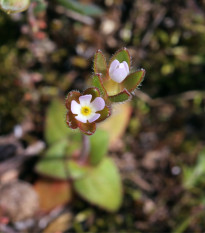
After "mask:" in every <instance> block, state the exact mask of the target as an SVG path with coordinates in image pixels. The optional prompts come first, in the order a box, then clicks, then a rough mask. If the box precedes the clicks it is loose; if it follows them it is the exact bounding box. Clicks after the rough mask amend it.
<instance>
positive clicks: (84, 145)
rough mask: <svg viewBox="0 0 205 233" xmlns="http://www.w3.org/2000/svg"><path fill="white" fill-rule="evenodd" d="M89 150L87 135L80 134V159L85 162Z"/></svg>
mask: <svg viewBox="0 0 205 233" xmlns="http://www.w3.org/2000/svg"><path fill="white" fill-rule="evenodd" d="M89 152H90V139H89V136H87V135H85V134H82V149H81V153H80V161H81V162H86V161H87V159H88V155H89Z"/></svg>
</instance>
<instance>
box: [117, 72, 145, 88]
mask: <svg viewBox="0 0 205 233" xmlns="http://www.w3.org/2000/svg"><path fill="white" fill-rule="evenodd" d="M144 76H145V70H144V69H141V70H138V71H136V72H134V73H132V74H130V75H128V76H127V77H126V79H125V80H124V81H123V82H122V83H121V85H122V88H126V89H127V90H128V91H129V92H131V91H133V90H134V89H136V88H137V87H138V86H139V85H140V83H141V82H142V81H143V78H144Z"/></svg>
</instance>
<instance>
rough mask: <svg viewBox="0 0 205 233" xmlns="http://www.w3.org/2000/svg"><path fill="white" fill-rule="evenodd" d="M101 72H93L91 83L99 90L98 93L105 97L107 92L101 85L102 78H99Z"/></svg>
mask: <svg viewBox="0 0 205 233" xmlns="http://www.w3.org/2000/svg"><path fill="white" fill-rule="evenodd" d="M101 76H102V75H101V74H95V75H93V80H92V84H93V86H94V87H97V88H98V90H99V91H100V95H101V96H102V97H103V98H104V99H107V92H106V90H105V88H104V86H103V83H102V80H101Z"/></svg>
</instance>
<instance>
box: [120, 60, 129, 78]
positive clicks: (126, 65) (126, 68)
mask: <svg viewBox="0 0 205 233" xmlns="http://www.w3.org/2000/svg"><path fill="white" fill-rule="evenodd" d="M122 64H123V65H124V68H125V70H126V72H127V75H128V74H129V72H130V70H129V66H128V64H127V62H126V61H123V62H122Z"/></svg>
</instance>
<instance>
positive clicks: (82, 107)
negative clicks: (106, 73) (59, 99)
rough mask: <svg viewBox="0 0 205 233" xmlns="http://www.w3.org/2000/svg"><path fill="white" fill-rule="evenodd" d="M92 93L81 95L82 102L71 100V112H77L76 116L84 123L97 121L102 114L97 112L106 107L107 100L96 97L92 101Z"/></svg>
mask: <svg viewBox="0 0 205 233" xmlns="http://www.w3.org/2000/svg"><path fill="white" fill-rule="evenodd" d="M91 99H92V95H82V96H80V97H79V101H80V104H79V103H77V102H76V101H75V100H72V101H71V112H72V113H73V114H76V115H77V116H75V118H76V119H77V120H78V121H80V122H83V123H87V121H88V122H89V123H92V122H94V121H96V120H97V119H98V118H99V117H100V114H99V113H96V112H98V111H101V110H103V109H104V107H105V101H104V99H103V98H101V97H96V98H95V99H94V100H93V101H92V102H91Z"/></svg>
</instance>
